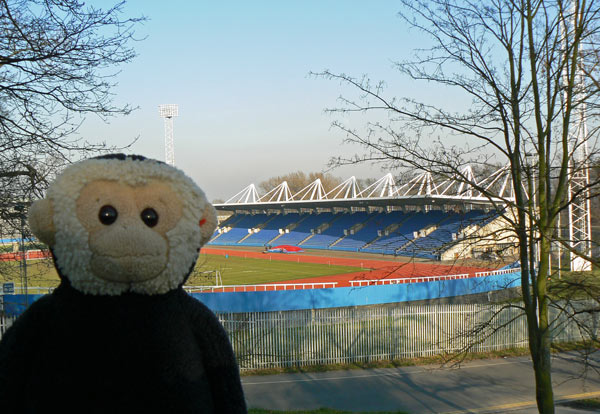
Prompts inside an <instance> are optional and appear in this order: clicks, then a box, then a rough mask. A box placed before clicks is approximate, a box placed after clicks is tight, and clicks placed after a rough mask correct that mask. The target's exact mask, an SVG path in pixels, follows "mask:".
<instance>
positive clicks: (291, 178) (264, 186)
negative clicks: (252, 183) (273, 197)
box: [259, 171, 342, 194]
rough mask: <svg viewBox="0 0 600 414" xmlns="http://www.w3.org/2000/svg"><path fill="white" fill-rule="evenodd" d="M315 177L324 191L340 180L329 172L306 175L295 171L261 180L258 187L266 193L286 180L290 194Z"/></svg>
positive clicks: (312, 180)
mask: <svg viewBox="0 0 600 414" xmlns="http://www.w3.org/2000/svg"><path fill="white" fill-rule="evenodd" d="M317 179H320V180H321V184H323V187H324V188H325V191H329V190H331V189H333V188H334V187H336V186H337V185H339V184H340V183H341V182H342V180H341V179H340V178H339V177H335V176H333V175H332V174H329V173H322V172H311V173H309V174H308V175H307V174H306V173H304V172H302V171H296V172H292V173H289V174H285V175H282V176H277V177H271V178H268V179H266V180H265V181H263V182H261V183H260V184H259V187H260V189H261V190H263V191H264V192H265V193H266V192H269V191H271V190H272V189H273V188H275V187H277V186H278V185H279V184H281V183H282V182H284V181H286V182H287V184H288V186H289V188H290V191H291V192H292V194H295V193H297V192H299V191H300V190H302V189H303V188H304V187H306V186H307V185H309V184H311V183H312V182H314V181H315V180H317Z"/></svg>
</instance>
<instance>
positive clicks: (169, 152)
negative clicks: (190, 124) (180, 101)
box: [158, 104, 179, 165]
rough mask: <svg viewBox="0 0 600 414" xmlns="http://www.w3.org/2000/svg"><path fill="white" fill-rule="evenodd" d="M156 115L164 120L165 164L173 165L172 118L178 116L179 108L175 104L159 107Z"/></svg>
mask: <svg viewBox="0 0 600 414" xmlns="http://www.w3.org/2000/svg"><path fill="white" fill-rule="evenodd" d="M158 113H159V114H160V116H161V117H162V118H164V119H165V162H166V163H167V164H169V165H175V144H174V143H173V118H174V117H176V116H179V106H178V105H177V104H167V105H159V107H158Z"/></svg>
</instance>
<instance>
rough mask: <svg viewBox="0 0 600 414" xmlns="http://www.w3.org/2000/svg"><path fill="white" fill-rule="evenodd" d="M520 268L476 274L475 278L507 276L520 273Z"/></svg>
mask: <svg viewBox="0 0 600 414" xmlns="http://www.w3.org/2000/svg"><path fill="white" fill-rule="evenodd" d="M520 271H521V268H520V267H515V268H513V269H500V270H491V271H488V272H476V273H475V277H483V276H493V275H507V274H509V273H517V272H520Z"/></svg>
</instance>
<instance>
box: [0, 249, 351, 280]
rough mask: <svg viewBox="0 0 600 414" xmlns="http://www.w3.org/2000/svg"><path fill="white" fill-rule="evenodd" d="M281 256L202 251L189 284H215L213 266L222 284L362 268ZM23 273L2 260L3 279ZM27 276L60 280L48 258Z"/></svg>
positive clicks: (15, 264) (34, 265)
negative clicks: (250, 255)
mask: <svg viewBox="0 0 600 414" xmlns="http://www.w3.org/2000/svg"><path fill="white" fill-rule="evenodd" d="M278 259H281V258H280V257H276V258H274V259H273V258H271V259H269V258H267V257H265V258H262V257H261V258H250V257H248V258H245V257H244V256H230V255H222V254H221V255H212V254H201V255H200V257H199V258H198V262H197V264H196V268H195V269H194V272H193V273H192V275H191V276H190V278H189V280H188V282H187V283H186V285H190V286H205V285H215V278H214V274H211V275H209V274H206V273H205V274H203V272H206V271H214V270H218V271H219V272H220V273H221V276H222V281H223V284H226V285H252V284H259V283H271V282H282V281H286V280H292V279H304V278H320V277H326V276H330V275H340V274H347V273H353V272H357V271H360V270H361V268H360V267H356V266H338V265H334V264H328V263H305V262H300V263H298V261H293V260H292V261H288V260H278ZM20 275H21V273H20V263H19V262H14V261H13V262H3V263H2V264H1V265H0V283H4V282H13V283H14V284H15V286H16V287H17V288H18V287H20V286H21V276H20ZM27 280H28V285H29V287H43V288H48V287H56V286H58V283H59V278H58V274H57V273H56V270H55V269H54V266H53V265H52V261H51V260H49V259H46V260H31V261H28V263H27Z"/></svg>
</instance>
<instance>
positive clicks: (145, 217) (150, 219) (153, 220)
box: [140, 207, 158, 227]
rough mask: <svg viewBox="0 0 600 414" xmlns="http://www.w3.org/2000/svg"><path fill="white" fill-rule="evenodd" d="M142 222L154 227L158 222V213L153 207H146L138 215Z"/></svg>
mask: <svg viewBox="0 0 600 414" xmlns="http://www.w3.org/2000/svg"><path fill="white" fill-rule="evenodd" d="M140 216H141V218H142V221H143V222H144V224H145V225H146V226H148V227H154V226H156V224H157V223H158V214H157V213H156V210H154V209H153V208H150V207H148V208H146V209H144V211H142V214H141V215H140Z"/></svg>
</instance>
